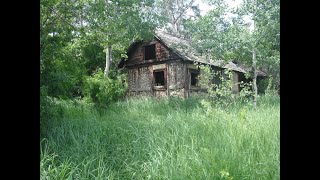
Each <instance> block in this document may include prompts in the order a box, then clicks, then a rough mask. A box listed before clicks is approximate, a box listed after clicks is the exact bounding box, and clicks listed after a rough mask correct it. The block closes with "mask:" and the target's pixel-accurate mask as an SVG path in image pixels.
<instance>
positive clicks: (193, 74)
mask: <svg viewBox="0 0 320 180" xmlns="http://www.w3.org/2000/svg"><path fill="white" fill-rule="evenodd" d="M190 74H191V80H190V84H191V86H198V76H199V71H198V70H195V69H192V70H191V69H190Z"/></svg>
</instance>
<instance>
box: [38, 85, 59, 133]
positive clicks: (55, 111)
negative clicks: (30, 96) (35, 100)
mask: <svg viewBox="0 0 320 180" xmlns="http://www.w3.org/2000/svg"><path fill="white" fill-rule="evenodd" d="M62 115H63V108H62V107H61V106H60V105H59V104H58V103H57V99H56V98H53V97H50V96H48V93H47V87H46V86H41V87H40V136H44V135H45V134H46V133H47V130H48V129H49V128H50V124H52V122H53V121H56V120H57V119H58V118H61V117H62Z"/></svg>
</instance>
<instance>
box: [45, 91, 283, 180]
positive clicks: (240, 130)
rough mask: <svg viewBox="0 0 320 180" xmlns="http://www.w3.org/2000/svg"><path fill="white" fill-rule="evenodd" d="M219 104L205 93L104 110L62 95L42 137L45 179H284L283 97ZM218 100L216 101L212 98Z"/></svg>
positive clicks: (135, 100)
mask: <svg viewBox="0 0 320 180" xmlns="http://www.w3.org/2000/svg"><path fill="white" fill-rule="evenodd" d="M259 98H260V99H259V102H260V103H259V104H258V105H257V110H254V109H251V108H248V107H247V106H245V104H243V103H242V102H238V103H236V104H235V105H234V106H232V107H229V108H219V109H218V108H216V107H212V109H213V110H212V113H210V114H206V113H205V111H206V109H203V107H202V106H201V104H200V101H201V100H196V99H190V105H192V106H189V109H188V111H187V112H186V111H185V109H184V108H185V107H184V106H185V102H183V100H181V99H171V100H169V99H168V100H166V99H162V100H159V99H153V98H139V99H138V98H133V99H129V100H126V101H121V102H117V103H113V104H110V106H109V108H108V109H107V110H106V111H105V112H104V113H102V114H99V113H98V112H97V110H96V109H95V108H92V106H91V105H89V104H87V102H85V101H84V100H79V101H76V102H72V101H66V100H61V101H59V102H57V103H58V104H60V105H61V107H62V108H63V111H64V112H65V113H64V116H62V117H61V118H60V119H59V123H56V124H55V125H54V126H52V127H51V130H50V131H49V132H48V133H47V136H46V139H45V140H42V141H41V144H40V145H41V147H40V148H41V153H40V178H41V179H60V178H61V179H232V178H233V179H280V121H279V119H280V111H279V110H280V108H279V107H280V106H279V97H278V96H275V97H271V96H269V97H265V96H261V97H259ZM208 105H211V104H208Z"/></svg>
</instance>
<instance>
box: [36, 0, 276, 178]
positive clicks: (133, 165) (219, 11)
mask: <svg viewBox="0 0 320 180" xmlns="http://www.w3.org/2000/svg"><path fill="white" fill-rule="evenodd" d="M194 2H195V1H194V0H186V1H175V0H155V1H154V0H126V1H122V0H108V1H105V0H96V1H91V0H89V1H87V0H79V1H69V0H65V1H61V0H54V1H52V0H41V1H40V141H41V142H40V144H41V147H40V148H41V154H40V172H41V174H40V177H41V179H279V174H280V167H279V166H280V162H279V148H280V146H279V143H280V140H279V138H280V133H279V111H280V110H279V96H278V95H277V93H278V92H279V91H280V73H279V72H280V70H279V65H280V16H279V15H280V11H279V9H280V1H279V0H275V1H258V0H244V1H243V3H242V4H240V6H239V8H237V9H230V8H228V6H227V5H226V1H223V0H206V1H205V2H207V3H208V4H210V5H212V6H213V9H212V10H210V11H208V13H207V14H205V15H201V14H200V8H199V5H197V4H194ZM189 10H191V11H192V12H193V14H194V16H189V15H188V14H187V11H189ZM191 11H190V12H191ZM227 13H233V15H234V16H233V17H231V18H230V19H229V20H227V19H226V18H225V14H227ZM244 16H250V17H251V18H252V20H253V21H254V22H255V27H254V32H251V31H250V28H249V24H248V23H247V22H245V21H244ZM166 25H169V26H171V27H168V26H166ZM157 28H165V29H167V31H169V32H172V33H175V34H176V35H179V36H183V37H184V38H186V39H189V40H191V42H192V46H193V47H194V48H196V49H197V50H199V52H201V53H204V54H205V55H206V57H208V59H207V60H209V59H213V60H214V59H224V60H226V61H229V60H239V62H243V63H245V64H247V65H251V64H253V63H252V61H253V59H252V54H256V55H257V57H256V61H257V67H259V68H261V69H263V70H266V71H267V72H268V74H269V75H271V76H269V77H271V78H269V79H267V80H264V81H261V82H260V83H261V84H262V85H263V86H264V87H266V90H265V91H261V92H264V93H265V94H264V95H262V96H258V101H257V107H256V109H253V108H252V105H251V104H250V103H249V100H250V99H248V97H250V96H251V93H252V92H251V91H249V86H248V85H246V84H241V86H243V87H242V88H243V89H242V91H241V93H240V94H239V95H235V94H233V93H232V90H231V87H232V81H231V75H230V72H225V77H226V78H225V79H220V81H221V84H220V85H219V86H217V85H215V84H213V83H210V81H209V79H210V78H212V77H215V76H216V74H215V73H214V72H212V71H211V70H210V69H206V67H203V70H204V71H203V72H204V73H203V74H200V75H201V78H202V80H204V81H203V86H204V87H206V88H207V89H208V92H209V93H208V95H209V97H210V99H209V100H208V99H201V98H194V99H187V100H182V99H179V98H173V97H171V98H170V99H161V100H156V99H153V98H141V99H138V98H135V99H130V100H124V98H123V95H124V94H125V91H126V88H127V83H126V80H125V76H126V75H125V74H122V73H120V72H119V71H118V70H116V69H117V64H118V62H119V60H120V59H121V58H127V54H126V51H127V49H128V47H129V45H130V44H131V43H132V42H133V41H135V40H141V39H145V40H146V39H150V38H152V34H153V33H154V30H155V29H157ZM108 47H110V50H107V49H108ZM111 47H112V48H111ZM253 52H255V53H253ZM107 57H109V58H107ZM106 59H109V60H110V61H111V62H110V71H109V73H108V75H107V76H106V77H104V76H103V71H102V70H101V68H104V67H106V64H107V63H106ZM108 62H109V61H108ZM252 66H253V65H252ZM220 77H221V76H220ZM228 77H229V78H228ZM206 80H207V81H206ZM119 99H122V101H119Z"/></svg>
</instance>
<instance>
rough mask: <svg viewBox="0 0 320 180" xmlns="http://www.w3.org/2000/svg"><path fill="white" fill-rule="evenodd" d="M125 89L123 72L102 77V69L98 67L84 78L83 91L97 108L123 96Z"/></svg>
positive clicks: (125, 83)
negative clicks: (93, 72)
mask: <svg viewBox="0 0 320 180" xmlns="http://www.w3.org/2000/svg"><path fill="white" fill-rule="evenodd" d="M126 91H127V82H126V76H125V74H119V73H114V74H113V75H112V76H111V75H109V76H107V77H104V75H103V72H102V70H101V69H99V70H98V71H97V72H96V73H95V74H94V75H93V76H89V77H87V79H86V80H85V85H84V93H85V95H86V96H87V97H88V98H89V99H90V100H91V101H92V102H93V103H95V104H96V106H97V107H99V108H103V107H105V106H106V105H107V104H109V103H111V102H113V101H115V100H117V99H119V98H121V97H123V96H124V95H125V93H126Z"/></svg>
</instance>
